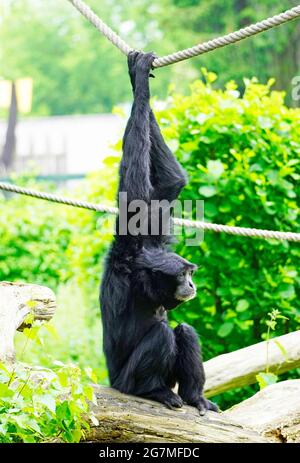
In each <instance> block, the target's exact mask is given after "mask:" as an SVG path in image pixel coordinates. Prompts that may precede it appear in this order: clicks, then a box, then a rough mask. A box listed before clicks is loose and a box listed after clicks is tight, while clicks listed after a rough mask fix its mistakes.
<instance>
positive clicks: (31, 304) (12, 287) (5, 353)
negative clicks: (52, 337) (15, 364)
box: [0, 281, 56, 362]
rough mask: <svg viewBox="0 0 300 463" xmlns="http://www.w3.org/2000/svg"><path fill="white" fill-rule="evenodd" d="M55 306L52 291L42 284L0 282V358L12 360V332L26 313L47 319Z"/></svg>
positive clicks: (13, 332) (13, 353)
mask: <svg viewBox="0 0 300 463" xmlns="http://www.w3.org/2000/svg"><path fill="white" fill-rule="evenodd" d="M55 308H56V299H55V295H54V293H53V291H52V290H51V289H49V288H47V287H45V286H38V285H28V284H22V283H10V282H5V281H3V282H0V361H5V362H12V361H14V360H15V351H14V336H15V333H16V330H17V329H20V330H21V329H23V328H24V325H23V322H24V320H25V318H26V317H27V315H28V314H29V313H33V314H34V318H35V319H36V320H50V319H51V318H52V317H53V314H54V312H55Z"/></svg>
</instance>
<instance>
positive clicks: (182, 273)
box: [178, 270, 185, 278]
mask: <svg viewBox="0 0 300 463" xmlns="http://www.w3.org/2000/svg"><path fill="white" fill-rule="evenodd" d="M178 276H179V277H181V278H183V277H185V271H184V270H183V271H182V272H180V273H179V274H178Z"/></svg>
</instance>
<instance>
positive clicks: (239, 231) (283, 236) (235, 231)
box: [0, 182, 300, 242]
mask: <svg viewBox="0 0 300 463" xmlns="http://www.w3.org/2000/svg"><path fill="white" fill-rule="evenodd" d="M0 190H4V191H9V192H11V193H18V194H22V195H26V196H31V197H33V198H39V199H44V200H46V201H51V202H54V203H59V204H65V205H67V206H73V207H80V208H83V209H89V210H92V211H96V212H107V213H109V214H115V215H116V214H118V208H117V207H112V206H106V205H104V204H94V203H90V202H87V201H79V200H77V199H70V198H65V197H63V196H59V195H55V194H52V193H45V192H43V191H36V190H32V189H29V188H23V187H19V186H17V185H13V184H11V183H4V182H0ZM173 223H174V224H175V225H180V226H184V227H187V228H198V229H201V230H209V231H214V232H217V233H221V232H224V233H228V234H230V235H238V236H246V237H256V238H263V239H275V240H280V241H284V240H286V241H294V242H300V233H292V232H280V231H272V230H261V229H258V228H245V227H232V226H229V225H220V224H216V223H208V222H201V221H194V220H187V219H179V218H174V219H173Z"/></svg>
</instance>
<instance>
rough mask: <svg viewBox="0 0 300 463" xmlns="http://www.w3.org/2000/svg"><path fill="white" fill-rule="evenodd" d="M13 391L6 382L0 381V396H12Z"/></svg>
mask: <svg viewBox="0 0 300 463" xmlns="http://www.w3.org/2000/svg"><path fill="white" fill-rule="evenodd" d="M13 395H14V391H13V390H11V389H10V388H9V387H8V385H7V384H3V383H0V398H4V397H13Z"/></svg>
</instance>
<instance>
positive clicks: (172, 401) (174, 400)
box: [163, 391, 183, 409]
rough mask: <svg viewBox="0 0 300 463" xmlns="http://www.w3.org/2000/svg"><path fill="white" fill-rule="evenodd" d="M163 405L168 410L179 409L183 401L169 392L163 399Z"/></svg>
mask: <svg viewBox="0 0 300 463" xmlns="http://www.w3.org/2000/svg"><path fill="white" fill-rule="evenodd" d="M163 403H164V404H165V405H166V406H167V407H168V408H171V409H173V408H181V407H182V405H183V400H182V398H181V397H180V396H179V395H177V394H175V393H174V392H172V391H170V394H167V395H166V396H165V398H164V401H163Z"/></svg>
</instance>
